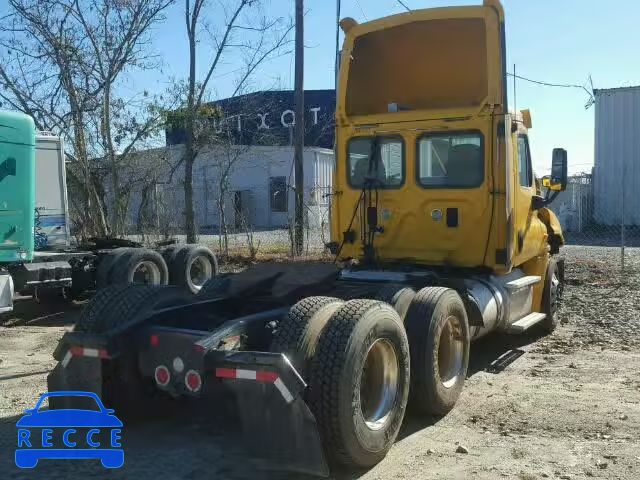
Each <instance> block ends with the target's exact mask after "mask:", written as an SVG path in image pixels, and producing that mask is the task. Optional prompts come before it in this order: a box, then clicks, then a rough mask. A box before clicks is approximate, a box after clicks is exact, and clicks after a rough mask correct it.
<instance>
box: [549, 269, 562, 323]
mask: <svg viewBox="0 0 640 480" xmlns="http://www.w3.org/2000/svg"><path fill="white" fill-rule="evenodd" d="M559 288H560V279H559V278H558V272H556V271H555V270H554V271H553V275H551V288H550V289H549V301H550V302H551V312H552V313H555V312H556V309H557V307H558V291H559Z"/></svg>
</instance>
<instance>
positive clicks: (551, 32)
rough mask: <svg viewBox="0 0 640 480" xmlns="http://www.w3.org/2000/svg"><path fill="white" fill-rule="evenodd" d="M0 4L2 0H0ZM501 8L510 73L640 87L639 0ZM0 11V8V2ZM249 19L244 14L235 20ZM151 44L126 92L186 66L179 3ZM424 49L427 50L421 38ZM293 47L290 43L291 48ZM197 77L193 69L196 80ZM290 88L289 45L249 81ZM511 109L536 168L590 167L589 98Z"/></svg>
mask: <svg viewBox="0 0 640 480" xmlns="http://www.w3.org/2000/svg"><path fill="white" fill-rule="evenodd" d="M263 1H264V2H266V8H265V10H264V11H265V14H266V15H268V16H270V17H283V18H285V19H289V18H291V17H292V16H293V14H294V0H263ZM0 3H4V2H3V1H2V0H0ZM221 3H229V2H228V1H227V0H210V1H209V2H208V5H209V7H208V8H207V9H206V10H205V20H206V21H207V22H208V23H210V24H211V25H212V26H215V25H216V24H217V25H219V22H220V19H221V18H222V15H221V14H220V9H219V5H220V4H221ZM404 3H405V4H406V5H407V6H408V7H410V8H412V9H419V8H430V7H440V6H447V5H468V4H479V3H481V0H404ZM341 5H342V12H341V17H346V16H349V17H353V18H355V19H356V20H357V21H358V22H364V21H367V20H373V19H375V18H379V17H382V16H386V15H391V14H395V13H401V12H403V11H405V9H404V8H403V7H402V6H401V5H400V3H399V2H398V1H396V0H341ZM503 5H504V7H505V12H506V13H505V15H506V38H507V64H508V66H509V69H510V70H511V69H512V68H513V65H514V64H515V65H516V71H517V74H518V75H521V76H524V77H527V78H531V79H535V80H541V81H545V82H550V83H563V84H564V83H567V84H580V85H582V84H587V82H588V78H589V75H591V77H592V80H593V85H594V87H595V88H612V87H621V86H630V85H640V62H639V61H638V46H639V45H640V29H638V28H637V19H638V18H640V1H638V0H608V1H606V2H604V1H602V0H503ZM0 10H1V9H0ZM335 16H336V1H335V0H305V46H306V48H305V81H304V86H305V88H306V89H324V88H333V86H334V58H335ZM244 20H245V21H246V22H251V20H252V19H244ZM152 34H153V38H154V40H153V47H152V48H153V49H154V50H155V53H157V54H158V55H159V58H160V59H161V63H162V65H161V67H160V68H157V69H154V70H152V71H147V72H136V73H135V74H132V75H131V76H130V77H129V78H127V84H128V88H129V89H130V90H131V92H134V91H135V92H141V91H142V90H144V89H146V90H149V91H152V92H161V91H163V90H164V89H166V88H167V86H168V85H169V83H170V81H171V80H172V79H180V78H182V79H184V78H186V76H187V73H188V49H187V37H186V32H185V25H184V0H176V3H175V5H173V6H172V7H171V8H170V10H169V11H168V12H167V20H166V21H165V22H164V23H163V24H162V25H161V26H157V27H155V31H154V32H152ZM202 39H203V41H202V43H201V44H200V45H199V49H198V51H199V58H200V60H201V65H200V68H199V71H201V69H202V65H203V64H204V63H205V60H206V59H207V58H208V57H210V56H211V50H210V48H209V46H208V44H207V41H206V35H203V37H202ZM425 48H430V47H429V45H425ZM290 50H292V48H291V49H290ZM235 70H237V64H234V61H233V59H231V58H224V59H223V63H222V65H221V67H220V68H219V71H218V72H217V73H216V75H215V78H214V79H213V82H212V89H211V91H210V92H208V95H209V97H210V98H211V99H215V98H224V97H225V96H228V95H229V94H230V93H231V92H232V91H233V87H234V85H235V83H236V79H237V76H238V72H237V71H235ZM202 77H203V74H202V72H201V77H200V78H202ZM292 87H293V54H292V52H288V53H286V54H284V55H281V56H280V57H278V58H276V59H273V60H271V61H269V62H267V63H265V64H264V65H263V66H262V68H260V69H259V70H258V71H256V72H255V75H254V76H253V79H252V83H251V88H252V89H254V90H259V89H268V88H282V89H284V88H292ZM516 88H517V107H518V109H522V108H529V109H530V110H531V114H532V121H533V128H532V130H531V131H530V144H531V150H532V156H533V163H534V168H535V170H536V172H537V173H538V174H539V175H544V174H547V173H549V170H550V165H551V151H552V149H553V148H554V147H563V148H566V149H567V151H568V154H569V172H570V173H577V172H582V171H586V172H588V171H590V169H591V166H592V165H593V149H594V141H593V137H594V135H593V134H594V108H593V107H591V108H590V109H588V110H586V109H585V103H586V102H587V101H588V99H589V97H588V94H587V93H586V92H584V91H583V90H580V89H569V88H567V89H565V88H552V87H543V86H539V85H535V84H530V83H527V82H524V81H520V80H519V81H517V85H516ZM509 103H510V108H511V109H512V108H513V84H512V81H511V80H510V82H509Z"/></svg>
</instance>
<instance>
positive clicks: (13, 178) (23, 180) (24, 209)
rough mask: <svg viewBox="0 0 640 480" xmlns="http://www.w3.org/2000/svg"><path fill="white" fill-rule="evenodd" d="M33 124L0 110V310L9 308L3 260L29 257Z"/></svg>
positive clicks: (9, 292) (10, 284)
mask: <svg viewBox="0 0 640 480" xmlns="http://www.w3.org/2000/svg"><path fill="white" fill-rule="evenodd" d="M34 147H35V126H34V123H33V119H31V118H30V117H28V116H27V115H22V114H19V113H12V112H5V111H0V313H2V312H5V311H9V310H11V309H12V305H13V303H12V299H13V289H14V286H13V280H12V278H11V275H10V274H9V273H8V271H7V270H6V269H4V268H3V264H5V265H6V264H12V263H14V262H24V261H30V260H31V259H32V258H33V249H34V240H33V222H34V219H33V212H34V207H35V197H34V196H35V192H34V175H35V165H34V164H35V148H34Z"/></svg>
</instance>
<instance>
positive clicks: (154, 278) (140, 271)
mask: <svg viewBox="0 0 640 480" xmlns="http://www.w3.org/2000/svg"><path fill="white" fill-rule="evenodd" d="M161 276H162V275H161V273H160V268H159V267H158V265H156V263H155V262H152V261H150V260H143V261H141V262H139V263H138V264H136V266H135V268H134V269H133V274H132V278H131V280H132V282H133V283H140V284H143V285H159V284H160V278H161Z"/></svg>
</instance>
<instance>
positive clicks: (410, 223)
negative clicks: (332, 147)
mask: <svg viewBox="0 0 640 480" xmlns="http://www.w3.org/2000/svg"><path fill="white" fill-rule="evenodd" d="M341 26H342V28H343V30H344V32H345V42H344V47H343V50H342V55H341V69H340V77H339V88H338V92H337V108H336V122H337V133H336V138H337V140H336V148H337V151H336V158H337V162H336V169H335V178H334V185H336V190H337V191H336V195H335V197H334V204H333V212H332V213H333V215H332V231H333V233H334V241H335V242H336V244H337V245H341V248H340V252H339V256H340V258H342V259H347V260H349V259H355V260H358V261H360V262H362V261H363V260H364V261H368V262H369V263H371V261H375V262H377V263H378V264H384V263H386V264H390V263H403V264H406V263H411V264H415V265H424V266H431V267H446V268H454V269H482V270H485V271H487V272H492V273H495V274H499V275H505V274H508V273H510V272H511V270H512V269H513V268H514V267H516V266H524V268H525V269H526V270H530V272H531V273H532V274H533V273H535V272H538V274H539V273H540V272H539V271H538V270H539V268H538V267H540V265H537V263H538V262H539V260H540V259H539V258H538V257H540V256H546V255H548V254H549V251H550V250H549V245H550V243H553V242H552V239H551V238H550V237H553V236H557V237H561V231H560V230H559V229H557V228H556V229H555V230H554V228H553V227H552V226H551V224H554V225H557V220H555V216H554V215H553V213H552V212H551V211H549V210H548V209H545V205H546V204H545V202H544V201H539V200H538V201H536V200H535V198H539V197H540V192H539V191H538V190H537V189H536V181H535V178H534V173H533V168H532V162H531V153H530V148H529V141H528V134H529V133H528V130H529V128H531V115H530V113H529V112H528V111H524V112H522V113H520V112H518V113H515V112H509V110H508V108H507V81H506V69H505V39H504V11H503V9H502V6H501V5H500V3H499V2H498V1H497V0H485V2H484V4H483V5H480V6H469V7H450V8H435V9H428V10H418V11H412V12H408V13H403V14H399V15H394V16H391V17H387V18H382V19H379V20H376V21H372V22H368V23H366V24H362V25H359V24H357V23H356V22H355V21H354V20H352V19H345V20H343V21H342V22H341ZM558 155H561V153H560V152H559V153H558ZM559 167H561V165H559ZM565 170H566V155H565ZM556 176H558V175H556ZM363 202H366V207H362V208H361V209H360V210H361V211H359V212H358V213H354V212H355V211H356V210H357V209H358V208H359V207H358V205H362V204H363ZM543 210H544V211H543ZM359 220H361V221H359ZM554 220H555V221H554ZM370 226H371V228H370ZM553 240H554V242H555V244H558V243H561V239H559V240H558V239H555V238H554V239H553ZM536 265H537V266H536Z"/></svg>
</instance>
